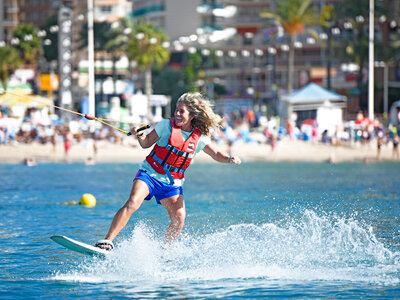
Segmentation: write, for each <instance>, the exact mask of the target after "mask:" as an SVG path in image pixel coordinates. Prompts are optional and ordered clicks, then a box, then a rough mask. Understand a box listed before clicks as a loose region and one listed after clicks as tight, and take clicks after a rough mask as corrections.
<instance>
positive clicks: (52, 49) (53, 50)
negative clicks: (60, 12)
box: [41, 14, 58, 61]
mask: <svg viewBox="0 0 400 300" xmlns="http://www.w3.org/2000/svg"><path fill="white" fill-rule="evenodd" d="M57 22H58V20H57V14H54V15H52V16H51V17H49V18H48V19H47V21H46V23H45V24H44V25H43V26H42V27H41V29H42V30H44V31H45V32H46V37H44V39H46V40H49V41H50V42H49V44H47V45H46V43H45V45H44V47H43V50H44V53H43V55H44V58H45V59H46V60H47V61H54V60H57V59H58V32H52V31H51V30H50V28H52V26H55V25H57Z"/></svg>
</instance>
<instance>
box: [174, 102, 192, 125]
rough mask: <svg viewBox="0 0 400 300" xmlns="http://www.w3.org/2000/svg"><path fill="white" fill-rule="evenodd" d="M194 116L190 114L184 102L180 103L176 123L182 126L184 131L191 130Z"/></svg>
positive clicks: (176, 113) (176, 111)
mask: <svg viewBox="0 0 400 300" xmlns="http://www.w3.org/2000/svg"><path fill="white" fill-rule="evenodd" d="M192 120H193V116H191V115H190V113H189V111H188V109H187V107H186V105H185V104H183V103H182V102H179V103H178V107H177V108H176V110H175V125H176V126H178V127H181V129H182V130H184V131H191V130H192V124H191V121H192Z"/></svg>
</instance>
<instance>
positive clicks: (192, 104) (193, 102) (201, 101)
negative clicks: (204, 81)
mask: <svg viewBox="0 0 400 300" xmlns="http://www.w3.org/2000/svg"><path fill="white" fill-rule="evenodd" d="M179 103H183V104H185V105H186V108H187V110H188V111H189V114H190V115H191V116H193V117H194V118H193V119H192V122H191V124H192V126H193V127H196V128H198V129H199V130H200V131H201V133H202V134H204V135H207V136H209V135H210V129H211V128H213V129H218V128H219V127H220V125H219V123H220V117H219V116H218V115H216V114H215V113H214V111H213V110H212V107H211V104H210V101H208V100H206V99H205V98H204V97H203V96H202V95H201V94H200V93H185V94H183V95H182V96H180V97H179V99H178V103H177V105H179Z"/></svg>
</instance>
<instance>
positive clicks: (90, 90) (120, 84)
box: [0, 0, 400, 149]
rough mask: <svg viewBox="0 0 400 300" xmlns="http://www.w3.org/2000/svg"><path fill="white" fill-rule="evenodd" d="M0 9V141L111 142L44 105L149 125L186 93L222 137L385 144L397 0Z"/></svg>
mask: <svg viewBox="0 0 400 300" xmlns="http://www.w3.org/2000/svg"><path fill="white" fill-rule="evenodd" d="M0 16H1V19H0V80H1V86H0V88H2V90H3V93H2V95H1V96H0V105H1V118H0V128H1V131H0V132H1V135H0V141H1V143H3V144H7V143H30V142H32V141H39V142H40V143H47V142H50V141H51V140H52V139H57V138H58V137H54V135H55V134H56V135H57V136H59V137H60V139H62V138H63V137H64V139H65V136H66V131H67V130H68V131H71V132H72V134H73V137H74V139H75V140H78V141H79V139H82V138H85V137H93V136H97V138H101V136H104V137H105V136H107V135H108V134H109V135H111V136H113V138H112V141H117V140H119V139H118V134H119V132H113V133H102V132H101V131H102V127H101V124H100V123H96V124H95V125H93V124H92V123H91V122H87V120H83V119H82V118H80V117H78V118H77V116H76V115H74V114H71V113H69V112H65V111H61V110H58V109H55V108H54V105H57V106H61V107H64V108H67V109H70V110H73V111H76V112H80V113H82V114H86V113H90V114H92V115H96V116H97V117H103V118H110V119H115V120H121V121H126V122H138V123H139V122H144V123H154V122H157V121H159V120H161V119H162V118H166V117H170V116H171V115H172V114H173V111H174V109H175V104H176V101H177V99H178V98H179V96H180V95H181V94H182V93H184V92H187V91H199V92H201V93H202V94H204V95H205V97H207V98H208V99H210V100H211V101H212V102H213V104H214V106H215V111H216V113H218V114H220V115H221V116H222V117H223V126H224V131H223V134H224V136H223V137H221V136H220V137H216V139H219V138H221V139H223V140H224V141H227V142H228V143H233V142H234V141H236V140H238V139H241V140H245V141H247V142H248V141H253V140H256V141H257V142H267V143H271V145H273V143H274V142H275V141H277V140H280V139H282V138H283V137H289V138H290V139H301V140H305V141H317V142H322V143H326V144H339V145H340V144H344V143H355V142H360V143H363V142H365V143H367V142H370V141H374V142H376V143H378V146H379V143H389V142H393V145H395V144H396V143H397V144H398V135H397V127H398V126H399V118H400V101H399V100H400V51H399V47H400V29H399V22H400V1H390V0H374V1H373V0H354V1H345V0H312V1H311V0H305V1H300V0H264V1H262V0H185V1H178V0H146V1H144V0H131V1H127V0H94V1H93V0H88V1H78V0H68V1H67V0H66V1H61V0H60V1H46V0H18V1H17V0H0ZM118 126H121V128H124V129H125V130H126V129H128V128H129V127H128V125H126V124H121V125H118ZM65 128H68V129H65ZM115 135H117V137H115ZM260 136H261V138H260ZM379 139H382V141H380V140H379ZM396 147H397V146H396ZM396 149H397V148H396Z"/></svg>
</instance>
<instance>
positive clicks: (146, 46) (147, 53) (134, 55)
mask: <svg viewBox="0 0 400 300" xmlns="http://www.w3.org/2000/svg"><path fill="white" fill-rule="evenodd" d="M131 24H132V26H133V28H131V32H130V33H129V36H128V42H127V46H126V53H127V55H128V58H129V60H131V61H135V62H136V63H137V67H138V69H139V70H141V71H143V72H144V75H145V91H146V96H147V105H148V114H149V117H150V118H151V117H152V112H151V103H150V96H151V94H152V86H151V69H152V67H162V66H163V65H164V64H165V63H167V62H168V61H169V58H170V52H169V50H168V49H166V48H164V47H163V43H164V42H166V41H167V40H168V37H167V35H166V34H165V32H164V31H163V30H161V29H160V28H157V27H155V26H154V25H153V24H151V23H145V22H144V21H143V20H138V21H135V22H134V23H131Z"/></svg>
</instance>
